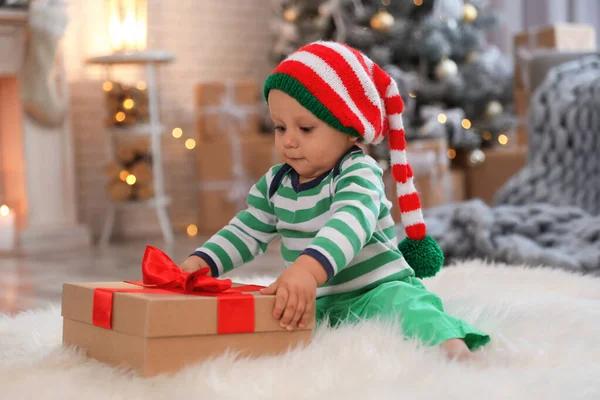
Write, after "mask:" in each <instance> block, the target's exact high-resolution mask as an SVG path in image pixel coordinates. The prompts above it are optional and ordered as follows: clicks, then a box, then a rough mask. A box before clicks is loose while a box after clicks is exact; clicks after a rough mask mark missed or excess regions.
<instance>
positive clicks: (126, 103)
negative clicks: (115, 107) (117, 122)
mask: <svg viewBox="0 0 600 400" xmlns="http://www.w3.org/2000/svg"><path fill="white" fill-rule="evenodd" d="M134 105H135V102H134V101H133V99H125V100H124V101H123V107H125V109H126V110H131V109H132V108H133V106H134Z"/></svg>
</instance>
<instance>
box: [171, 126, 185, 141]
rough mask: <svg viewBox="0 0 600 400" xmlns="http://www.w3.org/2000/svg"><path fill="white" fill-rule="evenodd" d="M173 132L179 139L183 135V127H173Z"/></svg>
mask: <svg viewBox="0 0 600 400" xmlns="http://www.w3.org/2000/svg"><path fill="white" fill-rule="evenodd" d="M171 134H172V135H173V137H174V138H175V139H179V138H180V137H181V136H183V129H181V128H175V129H173V131H172V132H171Z"/></svg>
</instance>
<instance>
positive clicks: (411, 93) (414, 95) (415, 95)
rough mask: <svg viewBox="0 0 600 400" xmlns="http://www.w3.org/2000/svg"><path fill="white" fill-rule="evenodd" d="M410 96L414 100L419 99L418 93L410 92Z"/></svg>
mask: <svg viewBox="0 0 600 400" xmlns="http://www.w3.org/2000/svg"><path fill="white" fill-rule="evenodd" d="M408 95H409V96H410V97H412V98H413V99H414V98H416V97H417V94H416V93H413V92H410V93H409V94H408Z"/></svg>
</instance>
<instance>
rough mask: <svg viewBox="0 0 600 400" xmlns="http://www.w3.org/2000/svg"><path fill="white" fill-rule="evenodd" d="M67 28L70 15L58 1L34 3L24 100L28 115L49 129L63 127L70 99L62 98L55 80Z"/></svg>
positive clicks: (23, 92)
mask: <svg viewBox="0 0 600 400" xmlns="http://www.w3.org/2000/svg"><path fill="white" fill-rule="evenodd" d="M66 27H67V16H66V15H65V13H64V12H63V10H62V8H61V7H59V6H56V5H55V2H54V1H36V2H34V3H32V4H31V6H30V8H29V31H30V36H29V41H28V45H27V53H26V55H25V62H24V65H23V75H22V80H21V82H22V84H21V98H22V101H23V107H24V109H25V112H27V114H28V115H30V116H31V117H33V118H34V119H35V120H36V121H37V122H38V123H40V124H42V125H44V126H48V127H55V126H60V125H61V124H62V122H63V120H64V118H65V113H66V103H67V102H66V99H64V98H61V96H60V95H59V93H58V87H57V82H56V80H55V79H53V75H54V74H53V71H54V65H55V56H56V48H57V45H58V42H59V40H60V38H61V37H62V36H63V35H64V32H65V29H66Z"/></svg>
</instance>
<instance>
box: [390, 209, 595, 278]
mask: <svg viewBox="0 0 600 400" xmlns="http://www.w3.org/2000/svg"><path fill="white" fill-rule="evenodd" d="M424 213H425V220H426V223H427V231H428V233H429V234H430V235H431V236H432V237H434V238H435V239H436V240H437V241H438V243H439V244H440V247H441V248H442V250H443V251H444V255H445V257H446V261H447V263H451V262H453V261H455V260H462V259H470V258H482V259H486V260H489V261H496V262H504V263H509V264H527V265H532V266H550V267H560V268H564V269H567V270H572V271H579V272H587V273H595V274H596V273H598V274H600V216H596V217H594V216H592V215H590V214H588V213H587V212H585V211H583V210H582V209H580V208H577V207H565V206H562V207H557V206H553V205H549V204H531V205H519V206H513V205H500V206H496V207H493V208H491V207H489V206H488V205H486V204H485V203H483V202H482V201H481V200H471V201H467V202H463V203H458V204H451V205H447V206H441V207H437V208H433V209H429V210H425V212H424ZM397 231H398V237H399V238H402V237H403V229H401V227H399V228H398V229H397Z"/></svg>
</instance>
